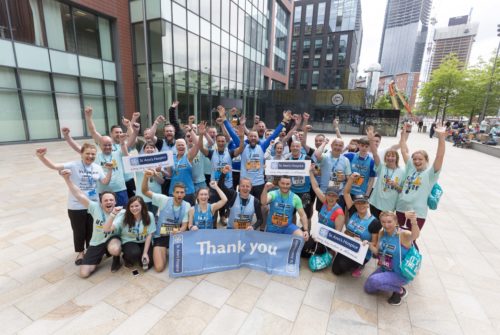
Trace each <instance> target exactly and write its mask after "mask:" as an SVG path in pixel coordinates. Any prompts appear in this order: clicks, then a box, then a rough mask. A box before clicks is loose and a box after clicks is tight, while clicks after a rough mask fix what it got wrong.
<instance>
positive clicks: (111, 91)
mask: <svg viewBox="0 0 500 335" xmlns="http://www.w3.org/2000/svg"><path fill="white" fill-rule="evenodd" d="M104 92H106V96H111V97H114V96H116V89H115V83H114V82H112V81H105V82H104Z"/></svg>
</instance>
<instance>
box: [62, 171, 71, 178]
mask: <svg viewBox="0 0 500 335" xmlns="http://www.w3.org/2000/svg"><path fill="white" fill-rule="evenodd" d="M59 174H60V175H61V176H62V177H63V178H64V179H69V177H71V170H70V169H64V170H61V171H59Z"/></svg>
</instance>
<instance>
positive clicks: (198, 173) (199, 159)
mask: <svg viewBox="0 0 500 335" xmlns="http://www.w3.org/2000/svg"><path fill="white" fill-rule="evenodd" d="M204 157H205V156H204V155H203V154H202V153H201V152H198V153H197V154H196V156H194V158H193V163H192V164H191V165H192V173H193V183H194V184H197V183H202V182H204V181H205V173H204V171H203V168H204V166H203V158H204Z"/></svg>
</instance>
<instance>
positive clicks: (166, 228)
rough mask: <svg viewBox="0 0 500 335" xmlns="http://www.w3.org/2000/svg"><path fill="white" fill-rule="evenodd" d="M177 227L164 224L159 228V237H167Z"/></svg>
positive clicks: (177, 226)
mask: <svg viewBox="0 0 500 335" xmlns="http://www.w3.org/2000/svg"><path fill="white" fill-rule="evenodd" d="M175 228H179V225H174V224H168V223H164V224H162V225H161V227H160V236H169V235H170V234H171V233H172V232H173V231H174V229H175Z"/></svg>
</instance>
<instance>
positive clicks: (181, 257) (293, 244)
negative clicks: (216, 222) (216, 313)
mask: <svg viewBox="0 0 500 335" xmlns="http://www.w3.org/2000/svg"><path fill="white" fill-rule="evenodd" d="M303 246H304V239H303V238H301V237H298V236H293V235H284V234H274V233H264V232H260V231H251V230H236V229H226V230H215V229H207V230H204V229H202V230H198V231H190V232H183V233H179V234H175V235H170V252H169V274H170V277H183V276H194V275H199V274H203V273H210V272H218V271H226V270H232V269H239V268H240V267H247V268H250V269H254V270H260V271H264V272H267V273H269V274H272V275H281V276H289V277H297V276H298V275H299V268H300V252H301V251H302V247H303Z"/></svg>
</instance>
